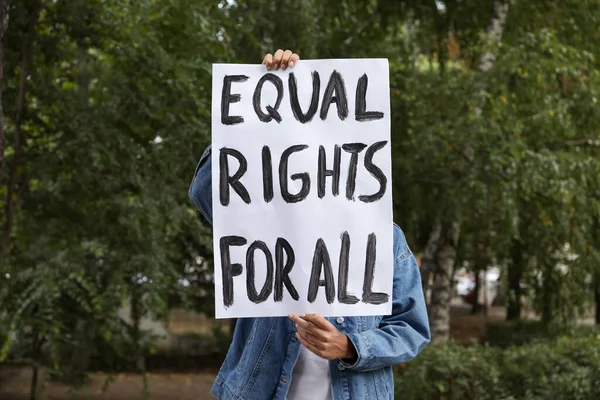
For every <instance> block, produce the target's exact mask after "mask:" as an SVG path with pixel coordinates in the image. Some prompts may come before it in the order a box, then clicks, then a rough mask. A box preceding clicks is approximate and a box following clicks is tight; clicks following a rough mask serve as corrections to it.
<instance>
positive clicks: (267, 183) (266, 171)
mask: <svg viewBox="0 0 600 400" xmlns="http://www.w3.org/2000/svg"><path fill="white" fill-rule="evenodd" d="M262 172H263V174H262V175H263V196H264V198H265V202H266V203H269V202H270V201H271V200H273V163H272V161H271V149H269V146H263V148H262Z"/></svg>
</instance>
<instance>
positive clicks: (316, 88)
mask: <svg viewBox="0 0 600 400" xmlns="http://www.w3.org/2000/svg"><path fill="white" fill-rule="evenodd" d="M312 85H313V89H312V97H311V99H310V106H309V107H308V111H307V112H306V114H304V113H303V112H302V108H301V107H300V102H299V101H298V84H297V82H296V76H295V75H294V73H293V72H291V73H290V75H289V77H288V86H289V88H290V104H291V106H292V112H293V113H294V117H295V118H296V119H297V120H298V121H300V122H302V123H303V124H305V123H307V122H309V121H311V120H312V119H313V117H314V116H315V114H316V113H317V108H318V107H319V94H320V93H321V79H320V78H319V73H318V72H317V71H313V73H312Z"/></svg>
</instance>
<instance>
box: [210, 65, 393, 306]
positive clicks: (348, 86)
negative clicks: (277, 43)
mask: <svg viewBox="0 0 600 400" xmlns="http://www.w3.org/2000/svg"><path fill="white" fill-rule="evenodd" d="M212 166H213V167H212V174H213V175H212V181H213V188H212V190H213V192H212V194H213V227H214V254H215V298H216V316H217V318H232V317H266V316H285V315H287V314H288V313H290V312H294V313H298V314H299V313H303V312H316V313H320V314H322V315H324V316H340V315H344V316H357V315H387V314H390V313H391V309H392V306H391V301H392V299H391V295H392V283H393V268H394V260H393V222H392V193H391V150H390V96H389V71H388V62H387V60H382V59H355V60H312V61H309V60H302V61H300V62H299V63H297V65H296V66H295V67H294V68H291V69H290V68H288V69H287V70H285V71H281V70H279V71H272V72H269V71H267V70H266V68H265V66H264V65H239V64H237V65H236V64H214V65H213V93H212Z"/></svg>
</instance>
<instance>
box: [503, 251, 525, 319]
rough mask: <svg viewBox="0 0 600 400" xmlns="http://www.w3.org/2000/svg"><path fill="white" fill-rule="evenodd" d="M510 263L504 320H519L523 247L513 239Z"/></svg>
mask: <svg viewBox="0 0 600 400" xmlns="http://www.w3.org/2000/svg"><path fill="white" fill-rule="evenodd" d="M511 258H512V260H511V261H512V262H511V263H510V264H509V265H508V299H507V303H506V320H507V321H514V320H517V319H520V318H521V278H522V275H523V245H522V243H521V241H519V240H517V239H514V240H513V246H512V254H511Z"/></svg>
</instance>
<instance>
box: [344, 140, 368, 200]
mask: <svg viewBox="0 0 600 400" xmlns="http://www.w3.org/2000/svg"><path fill="white" fill-rule="evenodd" d="M365 147H367V145H366V144H364V143H348V144H344V145H342V149H344V151H347V152H348V153H350V154H352V156H351V157H350V166H349V167H348V179H347V180H346V198H347V199H348V200H354V189H355V188H356V166H357V164H358V153H360V152H361V151H363V150H364V148H365Z"/></svg>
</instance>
